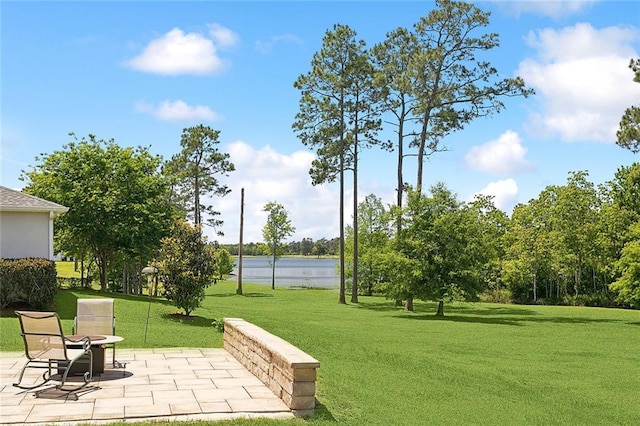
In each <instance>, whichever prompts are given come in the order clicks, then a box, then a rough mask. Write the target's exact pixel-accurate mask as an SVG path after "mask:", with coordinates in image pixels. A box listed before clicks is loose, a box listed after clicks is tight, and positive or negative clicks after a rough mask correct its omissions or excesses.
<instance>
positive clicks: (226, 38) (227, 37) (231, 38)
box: [209, 24, 238, 47]
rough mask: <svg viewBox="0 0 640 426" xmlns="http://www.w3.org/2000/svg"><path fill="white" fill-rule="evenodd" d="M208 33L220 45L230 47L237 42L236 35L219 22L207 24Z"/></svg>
mask: <svg viewBox="0 0 640 426" xmlns="http://www.w3.org/2000/svg"><path fill="white" fill-rule="evenodd" d="M209 35H210V36H211V38H212V39H213V40H215V41H216V42H217V43H218V44H219V45H220V46H224V47H230V46H235V45H236V44H237V43H238V35H237V34H236V33H234V32H233V31H231V30H230V29H229V28H226V27H223V26H222V25H220V24H209Z"/></svg>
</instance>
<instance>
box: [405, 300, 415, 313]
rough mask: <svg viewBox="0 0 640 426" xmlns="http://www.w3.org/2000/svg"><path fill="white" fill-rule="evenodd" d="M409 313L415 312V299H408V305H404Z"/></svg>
mask: <svg viewBox="0 0 640 426" xmlns="http://www.w3.org/2000/svg"><path fill="white" fill-rule="evenodd" d="M404 308H405V309H406V310H407V311H411V312H413V297H407V303H406V304H405V305H404Z"/></svg>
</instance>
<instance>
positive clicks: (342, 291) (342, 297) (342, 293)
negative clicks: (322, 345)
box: [338, 94, 347, 305]
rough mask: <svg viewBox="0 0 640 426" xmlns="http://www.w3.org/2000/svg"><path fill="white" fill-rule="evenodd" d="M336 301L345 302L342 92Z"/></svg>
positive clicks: (341, 103)
mask: <svg viewBox="0 0 640 426" xmlns="http://www.w3.org/2000/svg"><path fill="white" fill-rule="evenodd" d="M338 303H341V304H345V305H346V304H347V300H346V298H345V285H344V94H341V98H340V295H339V296H338Z"/></svg>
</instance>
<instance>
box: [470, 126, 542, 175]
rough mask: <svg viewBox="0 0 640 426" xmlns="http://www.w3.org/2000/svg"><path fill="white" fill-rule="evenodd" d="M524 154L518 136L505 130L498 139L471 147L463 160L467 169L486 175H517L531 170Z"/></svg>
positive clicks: (524, 149)
mask: <svg viewBox="0 0 640 426" xmlns="http://www.w3.org/2000/svg"><path fill="white" fill-rule="evenodd" d="M526 154H527V149H526V148H525V147H523V146H522V140H521V139H520V136H519V135H518V134H517V133H516V132H514V131H511V130H507V131H506V132H505V133H503V134H502V135H500V137H498V139H495V140H492V141H489V142H487V143H485V144H483V145H480V146H474V147H472V148H471V149H470V150H469V152H467V155H465V157H464V160H465V163H466V164H467V166H468V167H470V168H472V169H475V170H480V171H483V172H486V173H491V174H506V173H517V172H523V171H526V170H530V169H531V168H532V165H531V163H529V162H528V161H527V160H526V159H525V155H526Z"/></svg>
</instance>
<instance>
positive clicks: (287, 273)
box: [229, 256, 339, 288]
mask: <svg viewBox="0 0 640 426" xmlns="http://www.w3.org/2000/svg"><path fill="white" fill-rule="evenodd" d="M234 260H235V263H236V267H235V268H234V269H233V274H234V275H231V276H230V277H229V279H231V280H236V281H237V279H238V258H237V257H235V259H234ZM271 261H272V259H271V258H270V257H267V256H258V257H243V258H242V282H243V283H253V284H265V285H269V286H270V285H271ZM337 265H338V259H327V258H320V259H318V258H315V257H281V258H280V259H278V260H277V261H276V279H275V283H276V287H281V288H282V287H321V288H334V287H338V285H339V279H338V270H337Z"/></svg>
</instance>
